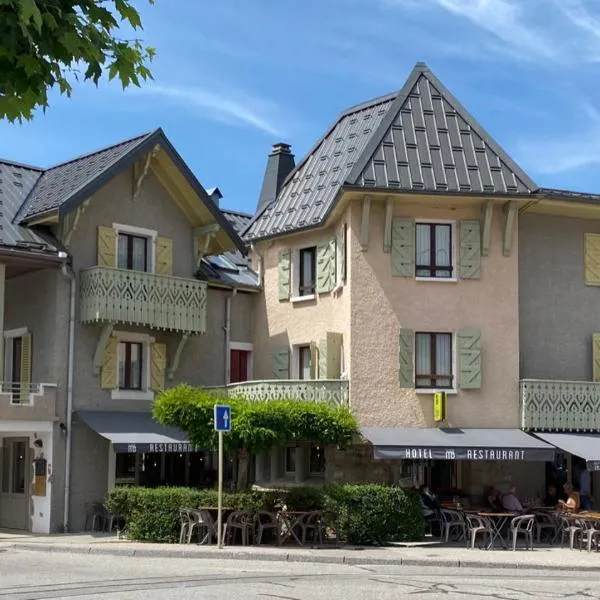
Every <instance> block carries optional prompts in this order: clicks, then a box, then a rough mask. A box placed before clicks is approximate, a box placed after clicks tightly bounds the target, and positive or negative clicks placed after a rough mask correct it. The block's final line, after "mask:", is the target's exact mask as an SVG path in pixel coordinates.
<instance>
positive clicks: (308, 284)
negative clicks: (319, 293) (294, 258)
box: [298, 247, 317, 296]
mask: <svg viewBox="0 0 600 600" xmlns="http://www.w3.org/2000/svg"><path fill="white" fill-rule="evenodd" d="M316 250H317V249H316V248H315V247H312V248H303V249H302V250H300V253H299V254H300V256H299V258H300V260H299V263H300V264H299V279H298V295H299V296H311V295H313V294H314V293H315V272H316V260H315V259H316Z"/></svg>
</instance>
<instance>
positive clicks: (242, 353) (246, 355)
mask: <svg viewBox="0 0 600 600" xmlns="http://www.w3.org/2000/svg"><path fill="white" fill-rule="evenodd" d="M232 346H233V344H232ZM250 365H251V356H250V350H242V349H238V348H231V350H230V352H229V383H238V382H240V381H248V379H250Z"/></svg>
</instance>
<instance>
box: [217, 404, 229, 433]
mask: <svg viewBox="0 0 600 600" xmlns="http://www.w3.org/2000/svg"><path fill="white" fill-rule="evenodd" d="M215 431H231V406H229V405H227V404H215Z"/></svg>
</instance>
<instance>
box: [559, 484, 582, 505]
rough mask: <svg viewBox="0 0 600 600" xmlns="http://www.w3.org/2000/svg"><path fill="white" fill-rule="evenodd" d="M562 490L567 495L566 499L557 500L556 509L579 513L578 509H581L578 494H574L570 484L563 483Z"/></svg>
mask: <svg viewBox="0 0 600 600" xmlns="http://www.w3.org/2000/svg"><path fill="white" fill-rule="evenodd" d="M563 490H564V491H565V494H566V495H567V499H566V500H559V501H558V505H557V508H561V509H563V510H566V511H567V512H579V509H580V508H581V498H580V496H579V492H576V491H575V490H574V489H573V486H572V485H571V484H570V483H565V484H564V485H563Z"/></svg>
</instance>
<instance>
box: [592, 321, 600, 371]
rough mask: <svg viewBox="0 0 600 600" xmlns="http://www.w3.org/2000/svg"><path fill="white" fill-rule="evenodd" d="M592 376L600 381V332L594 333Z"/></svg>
mask: <svg viewBox="0 0 600 600" xmlns="http://www.w3.org/2000/svg"><path fill="white" fill-rule="evenodd" d="M592 377H593V380H594V381H600V333H593V334H592Z"/></svg>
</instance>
